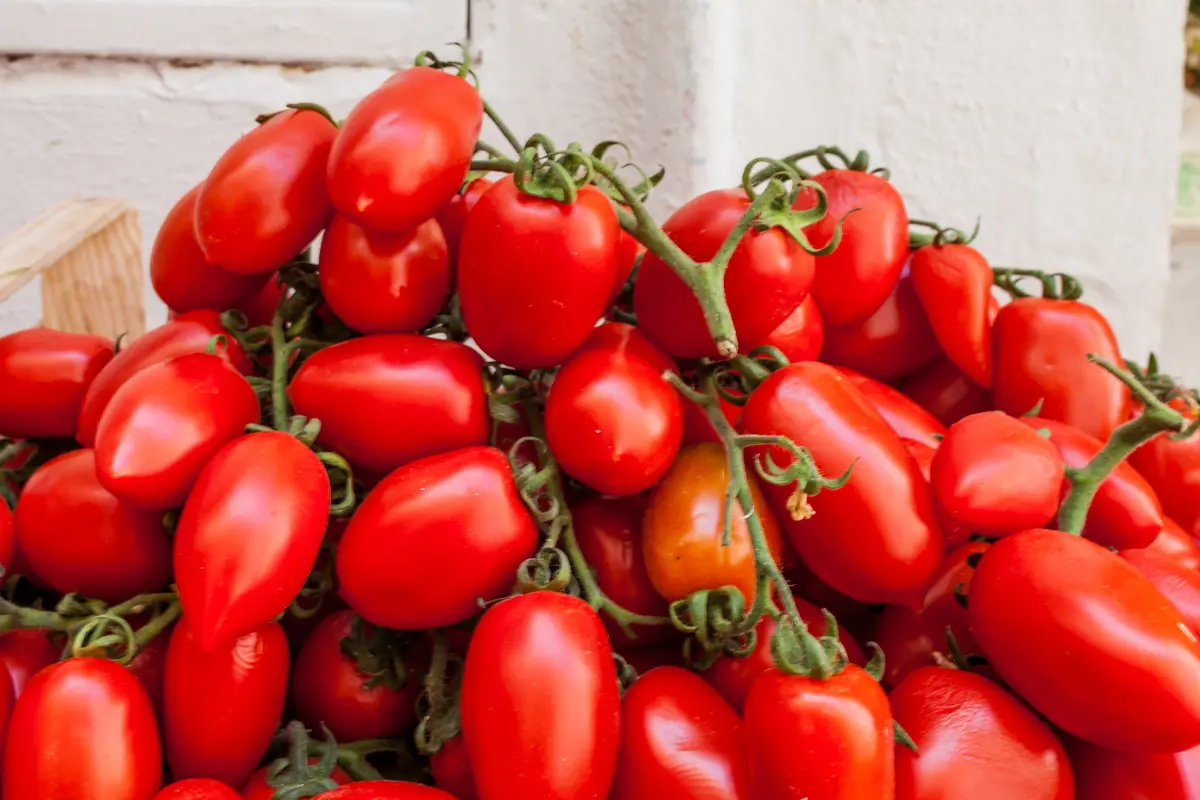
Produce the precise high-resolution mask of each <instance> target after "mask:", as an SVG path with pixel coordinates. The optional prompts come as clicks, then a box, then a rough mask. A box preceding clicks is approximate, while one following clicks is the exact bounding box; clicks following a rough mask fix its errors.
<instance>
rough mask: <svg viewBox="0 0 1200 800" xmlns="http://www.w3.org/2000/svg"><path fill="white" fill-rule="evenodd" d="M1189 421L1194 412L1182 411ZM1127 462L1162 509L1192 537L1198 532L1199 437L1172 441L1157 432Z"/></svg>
mask: <svg viewBox="0 0 1200 800" xmlns="http://www.w3.org/2000/svg"><path fill="white" fill-rule="evenodd" d="M1184 417H1185V419H1187V420H1188V422H1191V421H1192V420H1194V419H1195V412H1193V411H1190V410H1185V411H1184ZM1129 463H1130V464H1132V465H1133V467H1134V469H1136V470H1137V471H1138V473H1139V474H1140V475H1141V476H1142V477H1143V478H1145V479H1146V482H1147V483H1149V484H1150V485H1151V486H1152V487H1154V491H1155V493H1156V494H1157V495H1158V499H1159V500H1160V501H1161V502H1162V507H1163V511H1165V512H1166V514H1167V516H1169V517H1171V518H1172V519H1174V520H1175V521H1176V522H1178V523H1179V525H1180V526H1181V527H1182V528H1183V529H1184V530H1185V531H1187V532H1188V533H1190V534H1191V535H1192V536H1195V535H1196V534H1197V533H1198V532H1200V436H1189V437H1188V438H1186V439H1183V440H1182V441H1172V440H1171V437H1170V435H1169V434H1165V433H1164V434H1160V435H1159V436H1156V437H1154V438H1153V439H1151V440H1150V441H1149V442H1146V444H1144V445H1142V446H1141V447H1139V448H1138V449H1137V450H1134V451H1133V453H1131V454H1130V456H1129Z"/></svg>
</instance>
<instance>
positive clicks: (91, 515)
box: [16, 450, 171, 603]
mask: <svg viewBox="0 0 1200 800" xmlns="http://www.w3.org/2000/svg"><path fill="white" fill-rule="evenodd" d="M16 522H17V541H18V544H19V546H20V548H21V554H22V556H23V557H24V558H25V560H26V561H27V562H28V564H29V567H30V569H32V570H33V572H34V573H35V574H36V575H37V576H38V578H39V580H41V581H43V582H44V583H46V585H48V586H50V587H51V588H52V589H55V590H56V591H59V592H63V593H66V592H79V593H80V594H84V595H86V596H88V597H93V598H96V599H98V600H104V601H105V602H108V603H118V602H120V601H122V600H128V599H129V598H131V597H133V596H134V595H137V594H141V593H143V592H153V591H156V590H158V589H161V588H163V587H164V586H166V585H167V583H168V582H169V581H170V574H171V556H170V553H171V551H170V542H169V540H168V539H167V534H166V531H164V530H163V526H162V515H161V514H160V513H155V512H149V511H142V510H140V509H137V508H135V507H133V506H131V505H129V504H128V503H125V502H123V501H121V500H119V499H117V498H116V497H114V496H113V495H112V494H110V493H109V492H108V490H106V489H105V488H104V487H103V486H101V485H100V482H99V481H98V480H97V479H96V458H95V455H94V453H93V452H92V451H91V450H75V451H73V452H70V453H66V454H65V455H61V456H59V457H57V458H55V459H52V460H51V461H49V462H47V463H46V464H45V465H43V466H42V467H41V468H39V469H38V471H37V472H35V473H34V474H33V477H32V478H30V479H29V482H28V483H26V484H25V489H24V491H23V492H22V493H21V500H20V502H18V503H17V514H16Z"/></svg>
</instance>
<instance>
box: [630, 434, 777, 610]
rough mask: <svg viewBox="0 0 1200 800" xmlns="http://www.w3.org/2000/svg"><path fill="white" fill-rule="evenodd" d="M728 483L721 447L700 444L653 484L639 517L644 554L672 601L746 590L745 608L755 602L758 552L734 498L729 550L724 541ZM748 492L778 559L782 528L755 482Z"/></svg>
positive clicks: (651, 573)
mask: <svg viewBox="0 0 1200 800" xmlns="http://www.w3.org/2000/svg"><path fill="white" fill-rule="evenodd" d="M728 483H729V465H728V463H727V461H726V458H725V450H724V448H722V447H721V446H720V445H717V444H699V445H695V446H694V447H689V448H688V449H686V450H684V451H683V452H681V453H680V454H679V458H678V459H677V460H676V461H675V463H674V464H673V465H672V466H671V469H670V470H669V471H668V472H667V474H666V476H665V477H664V478H663V479H662V481H661V482H660V483H659V484H658V485H657V486H656V487H654V492H653V494H651V495H650V503H649V505H648V506H647V508H646V514H645V517H644V518H643V520H642V556H643V558H644V559H645V562H646V572H647V574H648V575H649V576H650V582H651V583H652V584H653V585H654V588H655V590H657V591H658V593H659V594H660V595H662V596H663V597H665V598H666V599H667V600H672V601H674V600H682V599H683V598H685V597H687V596H688V595H690V594H691V593H692V592H696V591H699V590H701V589H714V588H716V587H719V586H733V587H735V588H737V589H739V590H740V591H741V593H742V597H743V598H744V599H745V601H746V606H747V607H749V605H750V604H751V603H752V602H754V595H755V593H756V591H757V574H756V570H755V566H754V551H753V549H752V547H751V543H750V531H749V529H748V528H747V526H746V516H745V512H744V511H743V510H742V507H741V505H740V504H739V503H738V501H736V500H735V501H734V503H733V507H732V518H731V522H732V524H731V526H730V541H729V545H728V546H726V545H722V544H721V539H722V535H723V530H722V521H723V518H724V517H723V515H724V510H725V488H726V486H727V485H728ZM750 494H751V497H752V498H753V500H754V511H755V513H756V514H758V517H759V521H760V522H761V523H762V528H763V535H764V537H765V538H766V540H767V546H768V547H769V548H770V550H771V553H772V554H773V555H774V556H775V560H776V561H779V559H780V558H781V556H782V551H783V542H782V540H781V537H780V533H779V524H778V523H777V522H776V521H775V518H774V517H773V516H772V514H771V512H770V511H769V510H768V508H767V503H766V499H765V498H764V497H763V494H762V490H761V489H760V488H759V486H758V483H757V481H755V480H754V478H753V477H750Z"/></svg>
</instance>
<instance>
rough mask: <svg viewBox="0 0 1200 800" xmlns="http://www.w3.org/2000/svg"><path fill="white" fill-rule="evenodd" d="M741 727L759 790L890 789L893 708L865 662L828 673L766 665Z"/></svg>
mask: <svg viewBox="0 0 1200 800" xmlns="http://www.w3.org/2000/svg"><path fill="white" fill-rule="evenodd" d="M743 729H744V730H745V732H746V738H747V742H748V747H749V749H750V754H751V755H750V763H751V768H752V769H753V770H754V785H755V791H756V793H755V795H754V796H755V797H762V798H767V797H769V798H771V800H802V799H803V800H852V799H853V800H857V798H880V800H890V798H891V797H892V782H893V780H894V777H893V776H894V772H895V767H894V757H893V755H892V714H891V711H890V710H889V709H888V701H887V695H885V694H884V693H883V689H880V688H879V684H877V683H876V682H875V680H874V679H873V678H872V677H871V676H870V675H868V674H867V673H866V672H865V671H864V670H863V669H861V668H860V667H857V666H855V665H853V664H851V665H849V666H847V667H846V668H845V669H844V670H843V671H842V672H840V673H838V674H837V675H834V676H833V677H831V678H829V679H828V680H824V681H819V680H814V679H812V678H804V677H800V676H798V675H787V674H785V673H782V672H768V673H766V674H765V675H763V676H762V677H761V678H759V679H758V680H757V681H756V682H755V684H754V688H753V689H751V690H750V697H749V699H748V700H747V701H746V717H745V723H744V728H743ZM784 743H787V744H786V746H784Z"/></svg>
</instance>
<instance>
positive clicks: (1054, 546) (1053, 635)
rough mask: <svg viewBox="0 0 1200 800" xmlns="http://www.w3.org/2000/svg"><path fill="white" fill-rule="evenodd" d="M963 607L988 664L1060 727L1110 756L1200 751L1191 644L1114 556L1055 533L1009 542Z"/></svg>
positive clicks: (1143, 582)
mask: <svg viewBox="0 0 1200 800" xmlns="http://www.w3.org/2000/svg"><path fill="white" fill-rule="evenodd" d="M969 606H970V607H969V612H970V619H971V628H972V630H973V631H974V634H975V638H976V640H977V641H978V642H979V645H980V648H981V649H982V651H983V654H984V656H986V657H987V659H988V661H989V663H990V664H991V665H992V666H993V667H994V668H995V669H996V672H997V673H998V674H999V675H1000V677H1001V678H1003V679H1004V682H1005V683H1007V684H1008V685H1009V686H1010V687H1012V689H1013V690H1014V691H1016V692H1017V693H1019V694H1020V695H1021V696H1022V697H1024V698H1025V699H1026V700H1028V701H1029V702H1030V703H1031V704H1032V705H1033V706H1034V707H1035V708H1036V709H1037V710H1038V711H1040V712H1041V713H1042V714H1044V715H1045V716H1046V717H1047V718H1048V719H1049V720H1050V721H1051V722H1053V723H1054V724H1055V725H1057V726H1059V727H1060V728H1063V729H1064V730H1066V731H1067V732H1069V733H1072V734H1074V735H1076V736H1079V737H1081V738H1084V739H1087V740H1088V741H1090V742H1093V743H1095V744H1098V745H1101V746H1103V747H1108V748H1111V749H1114V750H1138V751H1147V752H1167V751H1170V752H1175V751H1179V750H1184V749H1187V748H1189V747H1194V746H1196V745H1197V744H1200V645H1198V644H1197V640H1196V635H1195V634H1194V633H1192V631H1191V630H1190V629H1189V628H1188V627H1187V625H1186V623H1185V622H1184V620H1183V619H1182V617H1180V615H1179V613H1178V612H1177V611H1176V610H1175V609H1174V608H1173V607H1172V606H1171V604H1170V603H1169V602H1168V601H1167V599H1166V598H1164V597H1163V596H1162V595H1161V594H1160V593H1159V592H1158V590H1157V589H1155V588H1154V585H1153V584H1152V583H1151V582H1150V581H1148V580H1147V579H1146V578H1144V577H1143V576H1142V575H1141V574H1139V573H1138V571H1137V570H1136V569H1134V567H1133V566H1132V565H1130V564H1129V563H1127V562H1126V561H1124V560H1123V559H1121V558H1120V557H1119V556H1118V555H1116V554H1115V553H1112V552H1110V551H1108V550H1106V549H1104V548H1103V547H1101V546H1099V545H1097V544H1095V543H1093V542H1089V541H1087V540H1086V539H1081V538H1079V537H1076V536H1071V535H1070V534H1066V533H1060V532H1058V531H1047V530H1029V531H1021V532H1019V533H1016V534H1013V535H1011V536H1006V537H1004V538H1003V539H1001V540H1000V541H998V542H997V543H996V544H994V545H992V547H991V548H990V549H989V550H988V552H987V553H986V554H985V555H984V557H983V560H982V561H981V562H980V563H979V566H978V568H977V569H976V572H975V579H974V581H973V582H972V584H971V601H970V604H969ZM1098 697H1103V698H1105V701H1104V702H1103V703H1097V702H1096V698H1098Z"/></svg>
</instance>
